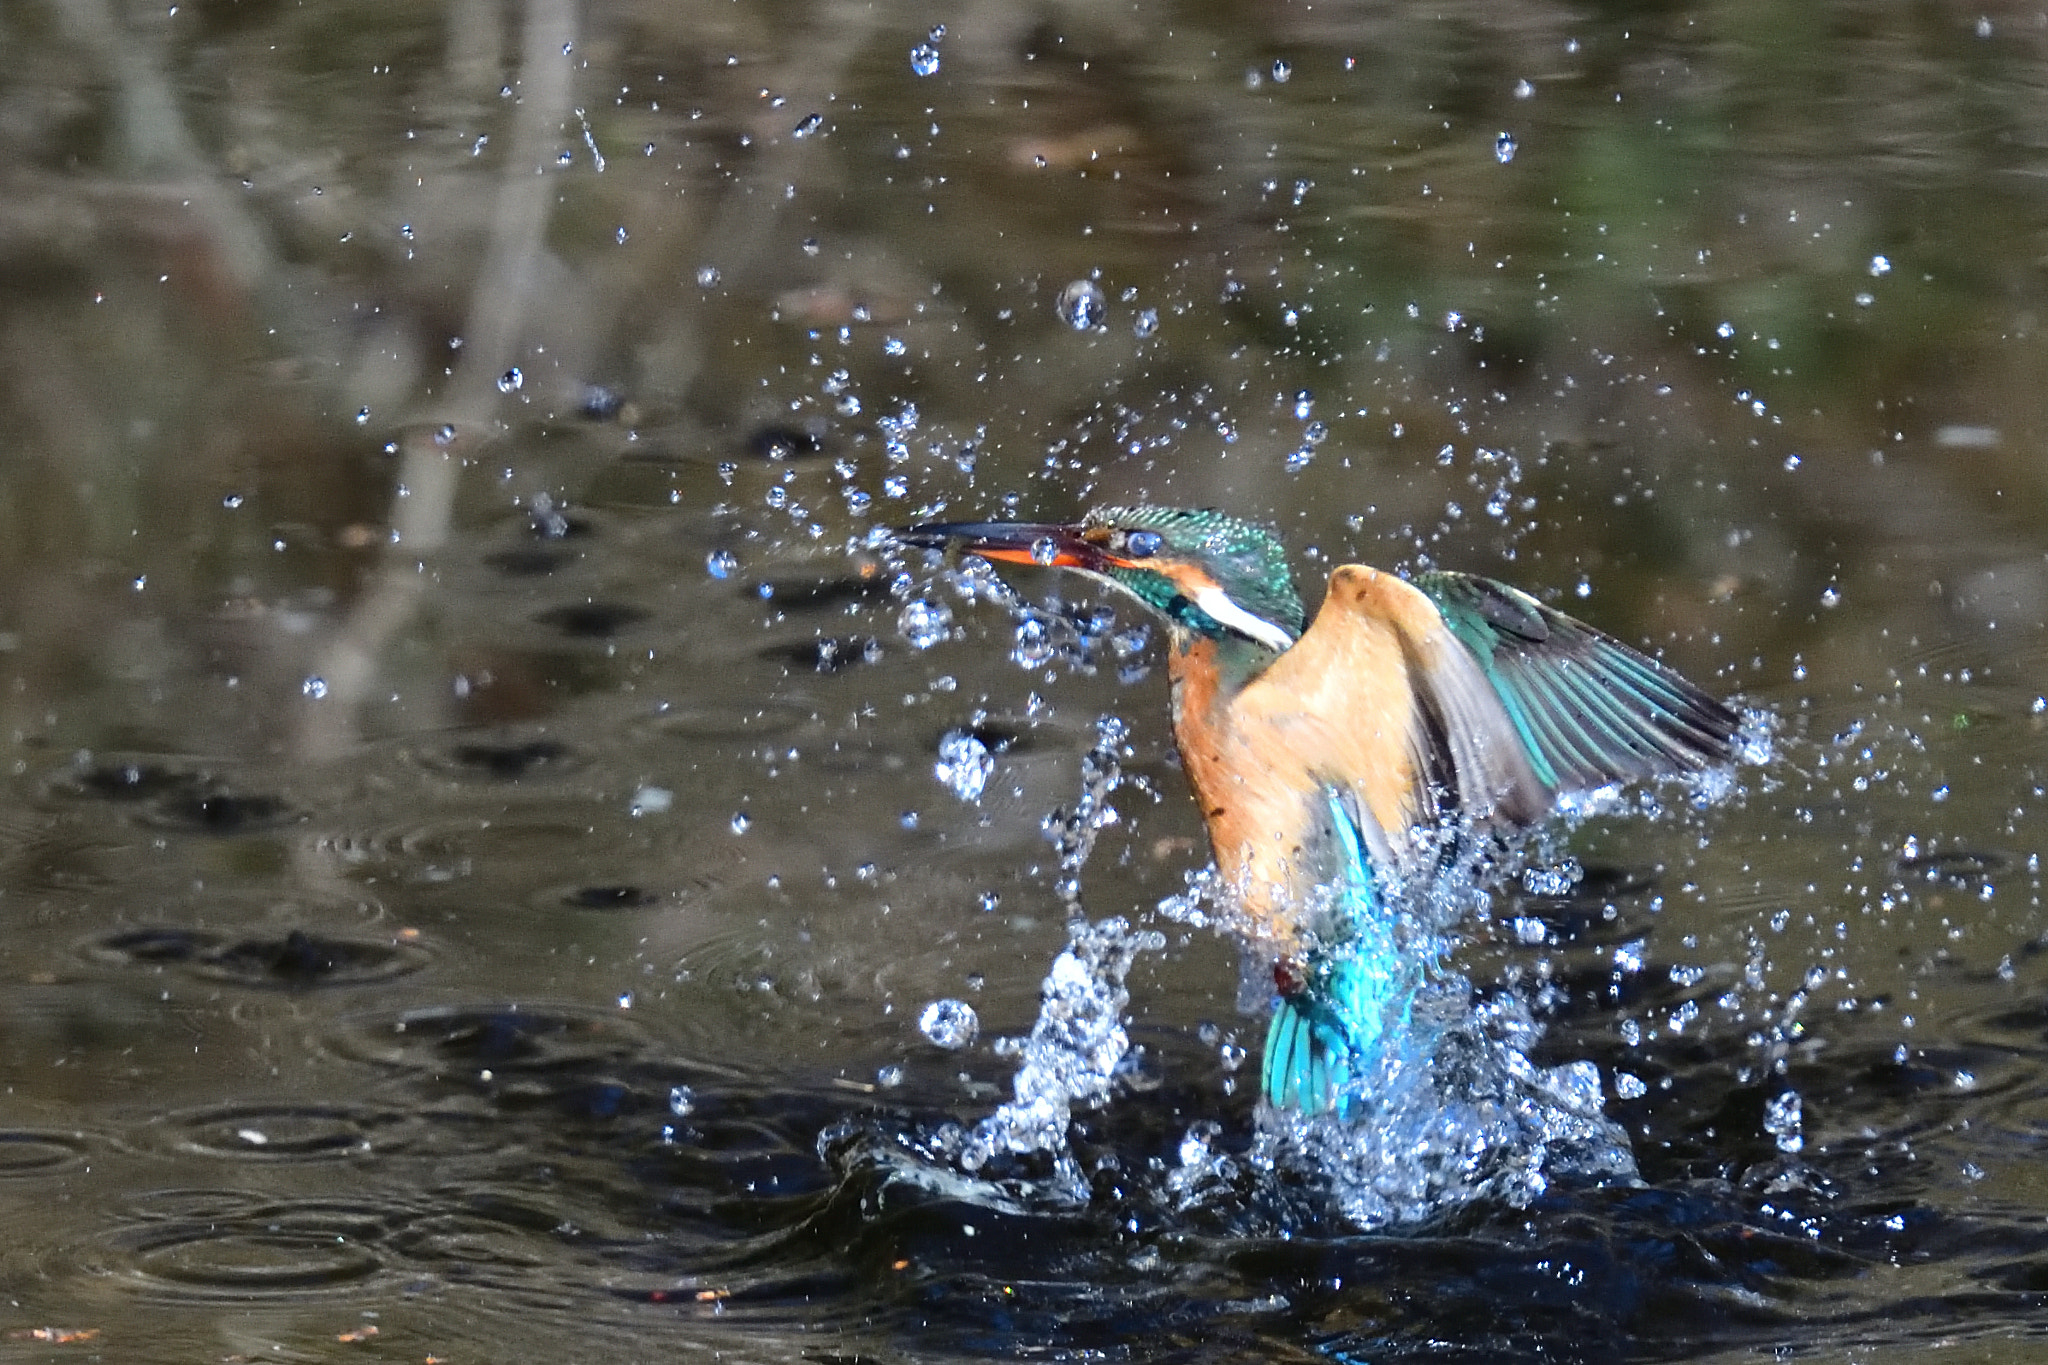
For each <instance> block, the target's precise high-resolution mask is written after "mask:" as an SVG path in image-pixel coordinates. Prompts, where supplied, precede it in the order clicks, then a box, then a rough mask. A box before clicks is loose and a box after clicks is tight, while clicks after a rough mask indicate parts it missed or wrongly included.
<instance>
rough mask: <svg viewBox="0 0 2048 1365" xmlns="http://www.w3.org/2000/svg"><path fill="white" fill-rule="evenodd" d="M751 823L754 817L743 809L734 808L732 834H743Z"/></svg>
mask: <svg viewBox="0 0 2048 1365" xmlns="http://www.w3.org/2000/svg"><path fill="white" fill-rule="evenodd" d="M753 823H754V817H753V816H751V815H749V814H747V813H746V812H745V811H743V810H736V811H734V812H733V813H732V832H733V833H734V834H745V833H746V832H747V830H748V829H749V828H751V827H752V825H753Z"/></svg>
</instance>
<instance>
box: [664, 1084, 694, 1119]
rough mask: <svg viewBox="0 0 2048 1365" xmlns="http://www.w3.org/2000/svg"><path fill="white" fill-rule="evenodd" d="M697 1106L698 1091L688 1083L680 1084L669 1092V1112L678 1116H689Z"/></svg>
mask: <svg viewBox="0 0 2048 1365" xmlns="http://www.w3.org/2000/svg"><path fill="white" fill-rule="evenodd" d="M696 1107H697V1093H696V1092H695V1091H694V1090H692V1089H690V1087H689V1086H687V1085H679V1086H676V1087H675V1088H674V1089H672V1090H670V1091H669V1092H668V1112H669V1113H671V1114H674V1115H675V1116H676V1117H677V1118H679V1119H681V1118H688V1117H689V1116H690V1112H691V1111H692V1110H694V1109H695V1108H696Z"/></svg>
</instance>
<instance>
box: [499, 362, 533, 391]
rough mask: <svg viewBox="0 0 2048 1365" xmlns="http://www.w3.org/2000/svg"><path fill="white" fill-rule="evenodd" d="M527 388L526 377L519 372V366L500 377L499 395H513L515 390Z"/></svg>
mask: <svg viewBox="0 0 2048 1365" xmlns="http://www.w3.org/2000/svg"><path fill="white" fill-rule="evenodd" d="M525 387H526V376H525V375H523V374H521V373H520V372H519V367H518V366H517V365H514V366H513V367H512V368H511V369H509V370H507V371H505V373H503V374H501V375H499V376H498V392H499V393H511V392H512V391H513V390H514V389H521V388H525Z"/></svg>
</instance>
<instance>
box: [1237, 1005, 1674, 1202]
mask: <svg viewBox="0 0 2048 1365" xmlns="http://www.w3.org/2000/svg"><path fill="white" fill-rule="evenodd" d="M1542 1034H1543V1028H1542V1026H1541V1025H1540V1024H1538V1023H1537V1022H1536V1021H1535V1020H1534V1019H1533V1018H1532V1017H1531V1016H1530V1014H1529V1010H1528V1006H1527V1005H1526V1003H1525V1002H1524V1001H1523V1000H1522V999H1521V998H1520V997H1518V996H1515V995H1512V994H1501V995H1498V996H1495V997H1492V998H1489V999H1487V1000H1484V1001H1481V1002H1478V1003H1475V1002H1474V1001H1473V998H1472V992H1471V986H1470V983H1468V982H1467V981H1466V980H1465V979H1464V978H1463V977H1461V976H1457V975H1454V974H1446V975H1444V976H1443V977H1441V978H1440V979H1438V980H1436V981H1433V982H1432V983H1430V984H1429V985H1428V986H1427V987H1425V988H1424V990H1423V991H1422V992H1421V993H1420V994H1419V995H1418V996H1417V998H1416V1002H1415V1007H1414V1010H1413V1012H1412V1014H1411V1016H1410V1021H1409V1025H1408V1028H1407V1032H1406V1036H1405V1037H1403V1038H1401V1039H1400V1040H1399V1041H1398V1042H1397V1043H1396V1044H1395V1045H1392V1046H1388V1047H1387V1048H1386V1049H1385V1051H1384V1054H1383V1055H1382V1056H1381V1057H1380V1059H1379V1060H1378V1064H1377V1066H1376V1067H1375V1068H1374V1070H1372V1071H1370V1072H1368V1073H1367V1074H1366V1075H1365V1077H1364V1078H1363V1084H1362V1085H1361V1086H1360V1088H1359V1095H1360V1103H1359V1104H1356V1105H1354V1107H1353V1109H1352V1112H1351V1114H1350V1116H1349V1117H1348V1118H1346V1119H1338V1118H1335V1117H1333V1116H1329V1115H1323V1116H1318V1117H1314V1118H1310V1117H1305V1116H1303V1115H1301V1114H1298V1113H1293V1112H1287V1113H1281V1112H1278V1111H1275V1110H1272V1109H1270V1108H1264V1107H1262V1109H1261V1113H1260V1127H1259V1133H1258V1137H1257V1139H1256V1141H1255V1143H1254V1145H1253V1148H1252V1150H1251V1152H1250V1153H1249V1154H1248V1156H1247V1161H1248V1162H1249V1164H1250V1165H1251V1166H1252V1167H1253V1169H1254V1170H1256V1171H1258V1172H1260V1173H1262V1174H1266V1175H1269V1176H1278V1175H1287V1176H1292V1177H1296V1178H1306V1179H1308V1180H1310V1181H1312V1182H1314V1183H1315V1184H1316V1185H1317V1186H1319V1187H1321V1188H1322V1189H1324V1190H1325V1191H1327V1193H1328V1196H1329V1199H1330V1201H1331V1203H1332V1204H1333V1205H1334V1206H1335V1207H1336V1209H1337V1211H1338V1212H1339V1213H1340V1214H1341V1215H1342V1216H1343V1218H1344V1219H1345V1220H1346V1221H1348V1222H1349V1223H1351V1224H1353V1225H1354V1226H1356V1227H1360V1228H1367V1229H1372V1228H1381V1227H1388V1226H1400V1225H1405V1224H1414V1223H1421V1222H1425V1221H1428V1220H1431V1219H1436V1218H1441V1217H1443V1216H1444V1215H1445V1214H1447V1213H1450V1212H1452V1211H1454V1210H1456V1209H1459V1208H1463V1207H1466V1206H1468V1205H1471V1204H1475V1203H1495V1204H1505V1205H1508V1206H1509V1207H1513V1208H1523V1207H1527V1206H1528V1205H1529V1204H1530V1203H1532V1202H1533V1201H1535V1200H1536V1199H1538V1198H1540V1197H1542V1196H1543V1195H1544V1194H1546V1193H1547V1192H1549V1190H1550V1189H1551V1188H1552V1186H1553V1185H1554V1184H1556V1183H1558V1182H1560V1181H1564V1182H1569V1183H1572V1184H1624V1185H1632V1184H1636V1183H1638V1177H1637V1174H1636V1165H1635V1157H1634V1154H1633V1153H1632V1151H1631V1150H1630V1147H1629V1142H1628V1136H1627V1134H1626V1133H1625V1132H1624V1131H1623V1130H1622V1129H1621V1127H1620V1126H1619V1125H1618V1124H1616V1123H1614V1122H1613V1121H1612V1120H1611V1119H1609V1118H1608V1117H1607V1116H1606V1114H1605V1112H1604V1109H1603V1105H1604V1098H1605V1097H1604V1095H1603V1093H1602V1089H1601V1084H1600V1072H1599V1069H1598V1068H1597V1067H1596V1066H1595V1065H1594V1064H1593V1063H1591V1062H1587V1061H1578V1062H1567V1063H1564V1064H1562V1065H1559V1066H1554V1067H1543V1066H1538V1065H1537V1064H1536V1063H1535V1062H1533V1061H1532V1060H1531V1059H1530V1054H1531V1052H1532V1050H1533V1049H1534V1048H1535V1046H1536V1044H1537V1042H1538V1041H1539V1040H1540V1039H1541V1037H1542Z"/></svg>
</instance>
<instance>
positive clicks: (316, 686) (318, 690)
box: [299, 677, 327, 701]
mask: <svg viewBox="0 0 2048 1365" xmlns="http://www.w3.org/2000/svg"><path fill="white" fill-rule="evenodd" d="M299 691H301V692H303V693H304V694H305V695H307V696H309V697H311V698H312V699H313V700H314V701H318V700H320V699H321V698H322V697H324V696H326V695H327V679H325V678H317V677H316V678H308V679H306V680H305V681H304V682H302V683H300V684H299Z"/></svg>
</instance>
